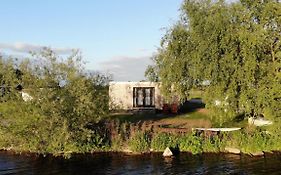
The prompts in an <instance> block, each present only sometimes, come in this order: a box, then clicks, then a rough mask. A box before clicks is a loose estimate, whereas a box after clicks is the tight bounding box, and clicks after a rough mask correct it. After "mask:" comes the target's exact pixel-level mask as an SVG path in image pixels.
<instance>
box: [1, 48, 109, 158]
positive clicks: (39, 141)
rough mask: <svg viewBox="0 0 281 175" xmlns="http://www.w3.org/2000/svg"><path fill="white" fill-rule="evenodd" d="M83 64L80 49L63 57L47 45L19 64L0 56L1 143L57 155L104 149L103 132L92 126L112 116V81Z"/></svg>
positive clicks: (9, 146) (10, 146)
mask: <svg viewBox="0 0 281 175" xmlns="http://www.w3.org/2000/svg"><path fill="white" fill-rule="evenodd" d="M83 65H84V64H83V62H82V58H81V55H80V52H78V51H73V54H72V55H70V56H68V57H67V58H61V57H59V56H58V55H56V54H55V53H54V52H53V51H52V50H50V49H48V48H45V49H44V50H42V52H40V53H36V54H34V55H33V58H32V59H29V60H28V59H27V60H24V61H22V62H20V64H18V65H16V64H15V63H14V62H13V60H12V59H9V60H4V59H2V57H0V87H1V88H0V92H1V93H0V118H1V123H0V132H1V133H2V135H1V137H0V146H1V147H3V148H11V149H14V150H20V151H32V152H40V153H53V154H59V153H66V152H90V151H92V150H94V149H104V148H105V147H106V145H107V143H106V141H105V139H104V135H101V134H100V133H99V132H98V131H95V130H94V129H95V128H91V127H90V126H91V124H93V123H96V122H98V121H100V120H101V119H103V118H105V117H106V116H107V115H108V85H107V83H108V80H109V79H108V77H106V76H103V75H100V74H98V73H95V74H93V73H87V72H86V71H85V70H84V67H83ZM18 85H21V86H22V87H23V90H22V91H20V90H19V89H17V88H16V87H17V86H18ZM21 93H28V94H29V95H30V96H31V97H32V99H29V100H26V101H24V100H23V98H22V97H21Z"/></svg>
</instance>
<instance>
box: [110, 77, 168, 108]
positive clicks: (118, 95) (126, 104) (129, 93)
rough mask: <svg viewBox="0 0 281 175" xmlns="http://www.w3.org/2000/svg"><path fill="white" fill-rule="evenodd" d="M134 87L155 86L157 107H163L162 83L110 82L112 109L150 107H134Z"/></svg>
mask: <svg viewBox="0 0 281 175" xmlns="http://www.w3.org/2000/svg"><path fill="white" fill-rule="evenodd" d="M134 87H154V90H155V91H154V94H155V95H154V104H155V107H153V108H155V109H159V110H161V109H162V106H163V97H162V95H161V93H160V83H156V82H110V84H109V97H110V109H124V110H133V109H139V108H149V107H134V102H133V100H134V99H133V88H134Z"/></svg>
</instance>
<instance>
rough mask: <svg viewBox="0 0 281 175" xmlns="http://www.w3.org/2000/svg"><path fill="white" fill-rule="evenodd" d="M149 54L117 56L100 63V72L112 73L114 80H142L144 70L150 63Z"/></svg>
mask: <svg viewBox="0 0 281 175" xmlns="http://www.w3.org/2000/svg"><path fill="white" fill-rule="evenodd" d="M150 58H151V55H148V56H140V57H129V56H119V57H113V58H112V59H110V60H107V61H103V62H101V63H100V66H101V69H102V72H108V73H110V74H112V75H113V79H114V81H140V80H144V79H145V77H144V72H145V69H146V67H147V66H148V65H150V64H152V61H151V59H150Z"/></svg>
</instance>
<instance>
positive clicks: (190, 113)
mask: <svg viewBox="0 0 281 175" xmlns="http://www.w3.org/2000/svg"><path fill="white" fill-rule="evenodd" d="M202 108H205V104H204V103H203V102H202V101H201V99H191V100H188V101H186V102H185V103H183V104H181V105H180V106H179V110H178V111H179V112H178V114H164V113H161V112H156V113H149V112H147V113H140V114H134V113H124V112H123V113H115V114H111V115H110V119H116V120H119V121H120V122H131V123H137V122H144V121H158V120H162V119H175V118H185V119H188V118H189V119H202V118H206V116H205V115H204V114H202V113H199V112H197V110H198V109H202Z"/></svg>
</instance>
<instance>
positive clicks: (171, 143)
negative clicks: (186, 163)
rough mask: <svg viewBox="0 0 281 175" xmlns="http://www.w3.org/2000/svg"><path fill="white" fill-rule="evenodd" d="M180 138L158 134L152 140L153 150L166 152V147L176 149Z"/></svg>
mask: <svg viewBox="0 0 281 175" xmlns="http://www.w3.org/2000/svg"><path fill="white" fill-rule="evenodd" d="M177 144H178V137H177V136H176V135H173V134H167V133H158V134H156V135H154V136H153V138H152V140H151V148H152V149H153V150H154V151H164V150H165V149H166V147H171V148H176V147H177Z"/></svg>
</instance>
